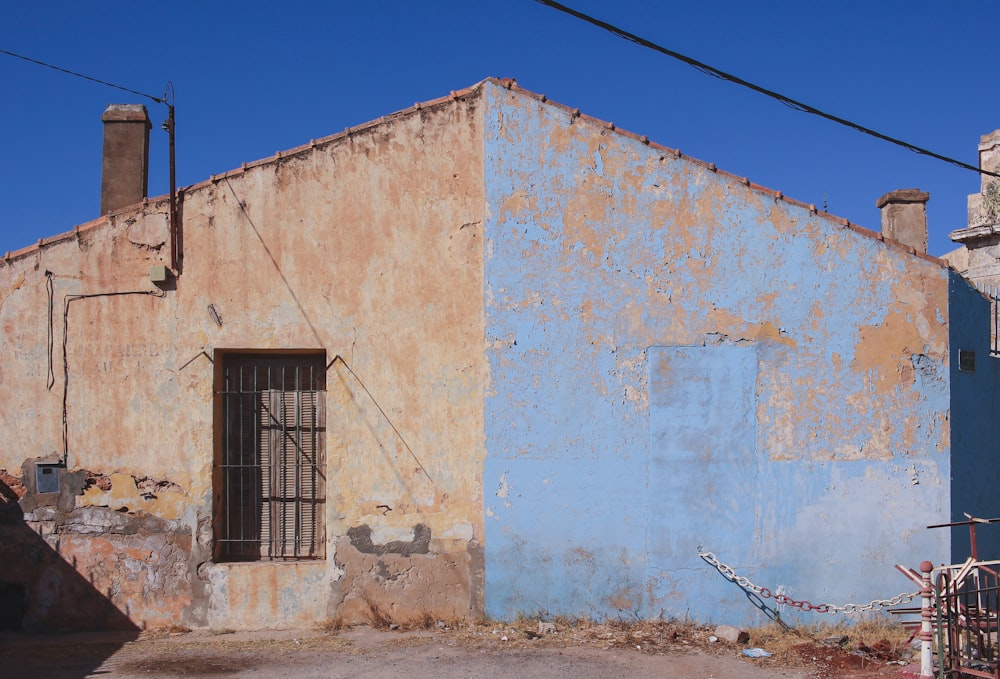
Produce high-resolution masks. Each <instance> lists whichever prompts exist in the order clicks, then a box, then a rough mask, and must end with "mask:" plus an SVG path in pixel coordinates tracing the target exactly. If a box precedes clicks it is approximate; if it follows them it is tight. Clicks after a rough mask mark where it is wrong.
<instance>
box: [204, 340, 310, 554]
mask: <svg viewBox="0 0 1000 679" xmlns="http://www.w3.org/2000/svg"><path fill="white" fill-rule="evenodd" d="M223 371H224V384H223V390H222V392H221V394H220V397H221V398H222V399H223V420H224V429H223V443H222V447H223V453H222V460H221V465H220V466H221V467H222V469H221V475H222V495H223V498H222V503H221V508H220V509H221V511H223V512H224V514H225V516H224V517H223V520H222V521H221V522H220V523H221V535H218V536H217V539H218V540H219V543H220V551H221V554H222V558H224V559H229V560H260V559H265V560H271V559H310V558H322V557H323V531H322V515H323V512H322V507H323V503H324V501H325V497H324V491H325V488H324V475H323V471H322V467H321V465H322V434H323V431H324V426H323V421H322V418H323V413H324V411H325V408H324V403H323V394H324V392H325V383H324V382H325V365H324V357H323V356H322V355H315V356H314V355H305V356H261V355H233V356H229V357H226V362H225V363H224V366H223Z"/></svg>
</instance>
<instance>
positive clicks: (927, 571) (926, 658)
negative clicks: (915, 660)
mask: <svg viewBox="0 0 1000 679" xmlns="http://www.w3.org/2000/svg"><path fill="white" fill-rule="evenodd" d="M933 570H934V564H932V563H931V562H930V561H921V562H920V573H921V580H920V676H921V678H922V679H933V677H934V647H933V645H932V644H933V641H934V633H933V631H932V617H933V613H932V611H931V597H932V596H933V595H934V589H933V588H932V587H931V571H933Z"/></svg>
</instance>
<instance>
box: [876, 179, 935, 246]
mask: <svg viewBox="0 0 1000 679" xmlns="http://www.w3.org/2000/svg"><path fill="white" fill-rule="evenodd" d="M930 197H931V196H930V194H929V193H927V192H925V191H921V190H920V189H899V190H898V191H890V192H889V193H887V194H885V195H884V196H882V197H881V198H879V199H878V200H877V201H876V202H875V207H877V208H879V209H880V210H882V235H883V236H885V237H886V238H891V239H892V240H894V241H897V242H899V243H902V244H903V245H906V246H908V247H912V248H913V249H914V250H916V251H917V252H927V200H928V199H929V198H930Z"/></svg>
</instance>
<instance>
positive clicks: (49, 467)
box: [35, 463, 62, 493]
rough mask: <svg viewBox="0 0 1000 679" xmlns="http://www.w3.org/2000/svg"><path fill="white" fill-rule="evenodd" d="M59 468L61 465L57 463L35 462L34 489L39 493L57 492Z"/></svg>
mask: <svg viewBox="0 0 1000 679" xmlns="http://www.w3.org/2000/svg"><path fill="white" fill-rule="evenodd" d="M60 469H62V465H61V464H58V463H48V464H46V463H39V464H36V465H35V490H36V491H38V492H39V493H58V492H59V470H60Z"/></svg>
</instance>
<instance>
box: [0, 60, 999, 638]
mask: <svg viewBox="0 0 1000 679" xmlns="http://www.w3.org/2000/svg"><path fill="white" fill-rule="evenodd" d="M119 113H120V115H118V114H115V115H109V114H106V116H105V120H106V125H110V126H111V127H109V128H108V131H107V134H110V135H116V134H118V132H117V131H116V130H118V128H116V127H114V125H116V124H118V123H120V124H124V125H133V126H134V125H139V126H141V125H143V124H144V123H143V121H142V120H141V119H140V120H136V119H135V117H134V116H133V113H134V111H131V112H129V111H126V112H125V113H121V112H119ZM136 129H137V128H136V127H130V128H128V130H127V132H125V133H122V134H123V137H135V131H136ZM138 138H139V140H140V141H139V142H137V144H138V145H139V147H141V134H140V135H138ZM123 143H124V142H123ZM124 145H125V146H127V147H129V148H130V149H131V150H130V151H128V152H129V153H133V154H139V155H141V154H142V153H144V151H143V150H141V148H138V147H136V146H135V145H131V146H130V145H129V144H127V143H125V144H124ZM109 147H111V148H117V147H116V144H108V143H106V145H105V148H106V149H108V148H109ZM124 152H125V151H122V153H124ZM125 166H126V167H128V164H127V163H126V164H125ZM109 167H110V168H111V169H110V170H109V169H108V168H109ZM115 167H116V163H115V162H114V158H111V159H108V158H106V159H105V175H106V177H109V178H110V179H109V181H112V182H114V181H116V180H115V179H114V176H115V175H114V172H115V170H114V168H115ZM129 172H133V173H134V171H129ZM904 193H905V192H904ZM913 198H914V196H913V195H910V194H906V195H905V196H903V195H899V196H893V194H889V195H888V197H887V198H886V206H887V208H892V209H895V207H896V206H898V205H899V204H912V203H913V202H914V201H913ZM140 199H141V196H135V195H134V194H133V197H132V198H130V199H127V200H130V201H131V202H132V203H133V204H129V205H117V206H115V205H112V206H110V207H108V209H109V210H110V214H108V215H106V216H103V217H101V218H99V219H97V220H94V221H92V222H89V223H87V224H83V225H81V226H79V227H77V228H75V229H74V230H73V231H71V232H67V233H64V234H61V235H59V236H55V237H53V238H50V239H45V240H42V241H40V242H39V243H38V244H36V245H34V246H31V247H29V248H26V249H24V250H21V251H18V252H14V253H8V254H7V255H6V256H5V257H4V258H3V261H2V262H0V333H2V335H0V337H2V342H3V351H4V356H5V360H4V361H3V362H2V363H0V384H2V388H3V390H4V393H5V394H6V403H5V406H6V407H4V408H3V409H2V410H0V432H2V434H3V439H4V442H5V445H4V446H3V447H2V448H0V470H2V471H0V481H2V482H3V485H2V486H0V496H2V497H3V498H4V505H3V506H4V507H5V508H6V511H5V512H4V513H3V516H4V517H5V518H4V521H3V523H2V524H0V530H2V531H3V533H2V534H3V537H4V539H3V540H2V541H0V585H2V588H0V595H3V596H4V597H5V601H6V602H7V603H6V604H5V606H6V608H5V609H4V610H7V611H8V613H9V614H10V615H11V616H12V618H14V617H16V618H17V620H18V622H17V624H18V625H21V626H23V627H25V628H44V627H76V628H81V627H83V628H85V627H88V626H95V625H102V626H112V627H115V626H119V627H121V626H126V627H127V626H137V627H143V626H165V625H185V626H189V627H203V626H208V627H214V628H225V629H239V628H259V627H282V626H284V627H289V626H296V625H309V624H313V623H315V622H318V621H322V620H326V619H330V618H341V619H344V620H347V621H352V620H365V619H369V618H370V617H371V616H372V615H382V616H387V617H390V618H393V619H397V620H406V619H420V618H423V617H424V616H433V617H436V618H465V617H474V616H479V615H481V614H484V613H485V614H489V615H495V616H504V617H509V616H514V615H516V614H518V613H538V612H542V613H548V614H568V615H590V616H604V615H617V614H624V613H627V614H629V615H632V614H636V615H640V616H644V617H655V616H659V615H665V616H677V617H684V616H686V617H690V618H693V619H697V620H714V621H718V622H736V621H746V620H749V619H751V618H753V617H754V616H755V615H757V612H756V609H754V608H753V606H752V605H750V604H749V603H748V602H747V600H746V598H745V597H744V595H743V594H742V593H741V591H740V590H739V589H738V588H736V587H734V586H733V585H731V584H730V583H728V582H726V581H724V580H723V579H722V578H721V577H720V576H719V575H718V574H717V573H716V572H714V571H713V570H712V569H711V568H709V567H708V566H707V565H706V564H705V563H704V562H703V561H702V560H701V559H700V558H699V557H698V551H699V548H703V549H710V550H712V551H714V552H716V553H717V554H718V555H719V557H720V558H722V559H723V560H725V561H727V562H728V563H730V564H731V565H733V566H734V567H736V568H738V569H739V570H740V571H741V572H742V573H743V574H745V575H748V576H749V577H751V578H752V579H753V580H755V581H758V582H760V583H761V584H765V585H767V586H769V587H772V588H778V587H780V588H782V589H781V591H783V592H786V593H788V594H789V595H798V597H799V598H801V597H807V598H809V599H811V600H813V601H816V600H828V601H831V602H834V603H836V602H844V601H868V600H870V599H873V598H878V597H883V596H889V595H892V594H895V593H897V592H899V591H901V590H904V589H906V588H907V582H906V581H905V580H904V579H902V578H900V577H899V575H898V574H897V573H895V571H894V570H893V568H892V565H893V564H894V563H897V562H903V563H909V564H916V563H918V562H919V561H921V560H923V559H932V560H935V561H946V560H949V559H950V558H951V555H952V551H953V550H954V551H957V552H959V553H961V552H962V551H963V550H964V545H963V544H962V542H961V540H962V537H961V534H956V535H955V536H952V535H951V534H949V532H948V531H942V530H939V531H928V530H926V529H925V526H926V525H929V524H933V523H942V522H945V521H948V520H950V519H951V518H952V517H953V516H960V515H961V512H962V511H968V512H970V513H973V514H977V515H981V516H982V515H993V514H996V513H997V507H996V504H997V502H996V499H995V494H994V493H993V491H992V488H993V485H994V479H993V477H994V476H995V474H994V472H992V470H991V469H989V468H988V466H986V465H985V464H984V462H985V461H987V460H989V459H991V456H992V453H993V450H992V448H993V446H994V445H995V441H996V440H997V439H996V424H995V421H996V418H995V417H992V413H991V411H990V401H991V397H990V398H984V395H991V394H995V393H996V391H995V390H996V387H997V384H996V382H997V374H996V370H995V367H994V366H993V364H992V361H991V359H990V358H989V327H988V317H989V309H988V303H987V301H986V300H985V299H984V298H983V297H982V296H981V295H980V294H979V293H978V292H977V291H976V290H975V289H974V288H973V287H971V286H970V285H969V284H968V283H967V282H966V281H964V280H963V279H962V278H961V277H959V276H958V275H956V274H955V273H954V272H953V271H951V270H950V269H948V268H947V267H946V266H944V265H943V264H942V262H940V261H938V260H936V259H934V258H932V257H929V256H927V255H926V254H924V253H922V252H920V251H919V243H916V244H914V243H899V242H896V241H894V240H892V238H886V237H884V236H881V235H878V234H875V233H872V232H869V231H866V230H865V229H863V228H860V227H858V226H855V225H853V224H849V223H846V222H845V221H844V220H840V219H836V218H834V217H832V216H830V215H828V214H826V213H824V212H822V211H818V210H817V209H816V208H815V207H814V206H810V205H805V204H802V203H799V202H796V201H794V200H790V199H788V198H787V197H785V196H783V195H782V194H781V193H780V192H776V191H773V190H770V189H766V188H763V187H760V186H757V185H755V184H753V183H751V182H749V181H747V180H745V179H743V178H740V177H735V176H732V175H729V174H726V173H724V172H721V171H719V170H717V168H715V166H714V165H711V164H707V163H704V162H700V161H697V160H693V159H690V158H687V157H686V156H683V155H682V154H681V153H679V152H676V151H673V150H671V149H668V148H665V147H662V146H658V145H656V144H654V143H651V142H650V141H649V140H647V139H645V138H644V137H639V136H637V135H634V134H631V133H628V132H623V131H621V130H617V129H615V128H614V126H613V125H611V124H609V123H604V122H601V121H599V120H595V119H592V118H589V117H587V116H585V115H581V114H580V112H579V111H577V110H573V109H570V108H567V107H564V106H561V105H558V104H555V103H552V102H549V101H547V100H546V99H545V97H542V96H539V95H535V94H532V93H530V92H527V91H524V90H522V89H520V88H519V87H518V86H517V85H516V84H514V83H512V82H510V81H500V80H493V79H490V80H486V81H483V82H482V83H479V84H478V85H476V86H474V87H472V88H469V89H467V90H463V91H460V92H455V93H453V94H452V95H451V96H449V97H446V98H443V99H440V100H436V101H431V102H427V103H424V104H421V105H416V106H414V107H413V108H412V109H409V110H406V111H401V112H399V113H395V114H392V115H389V116H386V117H384V118H381V119H379V120H376V121H373V122H371V123H368V124H366V125H362V126H359V127H357V128H352V129H349V130H347V131H345V132H343V133H341V134H338V135H335V136H332V137H328V138H325V139H320V140H316V141H312V142H310V143H309V144H307V145H305V146H302V147H299V148H296V149H291V150H289V151H286V152H282V153H279V154H277V155H276V156H274V157H272V158H268V159H264V160H261V161H258V162H254V163H249V164H246V165H244V166H243V167H241V168H238V169H236V170H233V171H229V172H226V173H224V174H220V175H217V176H213V177H211V178H210V179H208V180H207V181H204V182H202V183H200V184H197V185H194V186H190V187H186V188H184V189H182V190H181V192H180V195H179V206H178V215H179V219H178V221H177V224H176V225H175V226H172V225H171V222H170V219H169V209H168V206H167V200H166V198H165V197H161V198H157V199H150V200H140ZM917 202H918V203H919V201H917ZM900 209H904V208H900ZM896 237H897V238H904V239H906V238H909V237H910V236H902V235H899V236H896ZM924 238H926V235H925V236H924ZM918 240H919V239H918ZM181 247H182V248H183V251H179V249H180V248H181ZM959 352H962V357H963V360H964V363H963V364H962V366H963V368H965V369H964V370H960V369H959V364H960V362H959ZM970 361H971V362H970ZM953 538H954V539H953ZM985 548H986V546H984V549H985ZM15 600H17V601H22V602H24V604H25V607H24V609H23V610H22V611H21V613H20V614H18V613H17V611H16V610H15V609H16V606H15V605H14V604H12V603H11V602H12V601H15ZM18 615H20V617H17V616H18Z"/></svg>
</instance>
